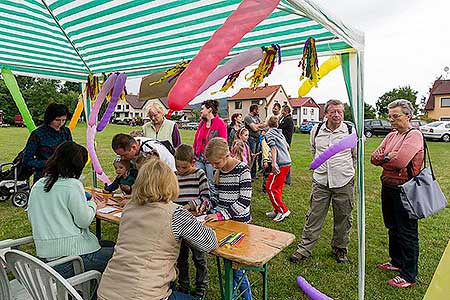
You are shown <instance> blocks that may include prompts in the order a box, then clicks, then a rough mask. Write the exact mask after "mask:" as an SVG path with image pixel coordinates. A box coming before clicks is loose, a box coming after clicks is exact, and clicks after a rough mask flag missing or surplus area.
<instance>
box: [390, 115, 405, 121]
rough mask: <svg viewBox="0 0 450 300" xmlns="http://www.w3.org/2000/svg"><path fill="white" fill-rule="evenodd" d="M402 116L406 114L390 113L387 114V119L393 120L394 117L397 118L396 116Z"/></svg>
mask: <svg viewBox="0 0 450 300" xmlns="http://www.w3.org/2000/svg"><path fill="white" fill-rule="evenodd" d="M403 116H406V115H404V114H392V115H388V119H392V120H395V119H398V118H400V117H403Z"/></svg>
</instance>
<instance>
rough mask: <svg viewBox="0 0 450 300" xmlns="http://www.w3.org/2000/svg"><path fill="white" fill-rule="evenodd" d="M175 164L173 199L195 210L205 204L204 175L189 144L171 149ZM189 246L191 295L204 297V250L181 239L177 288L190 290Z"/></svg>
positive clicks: (206, 201)
mask: <svg viewBox="0 0 450 300" xmlns="http://www.w3.org/2000/svg"><path fill="white" fill-rule="evenodd" d="M175 165H176V168H177V172H176V174H177V179H178V186H179V188H180V192H179V195H178V198H177V199H176V200H175V201H174V202H175V203H177V204H179V205H183V206H184V207H185V208H186V209H188V210H195V209H196V207H200V206H202V205H203V206H209V188H208V179H207V178H206V174H205V172H204V171H203V170H202V169H198V168H196V167H195V160H194V149H193V148H192V146H190V145H186V144H181V145H180V146H178V148H177V149H176V151H175ZM189 250H190V251H191V252H192V260H193V261H194V265H195V269H196V274H195V292H194V294H193V295H194V297H196V299H204V298H205V296H206V291H207V290H208V269H207V265H206V254H205V252H203V251H200V250H197V249H196V248H194V247H192V246H190V245H189V244H188V243H186V242H185V241H183V242H182V243H181V248H180V255H179V257H178V263H177V267H178V270H179V274H178V284H179V291H180V292H182V293H185V294H188V293H189V291H190V279H189Z"/></svg>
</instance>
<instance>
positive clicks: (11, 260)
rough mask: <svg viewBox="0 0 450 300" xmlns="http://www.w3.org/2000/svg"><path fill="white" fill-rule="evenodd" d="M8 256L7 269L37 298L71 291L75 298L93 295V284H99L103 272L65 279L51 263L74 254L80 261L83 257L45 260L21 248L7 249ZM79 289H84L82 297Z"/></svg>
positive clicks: (52, 297)
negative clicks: (46, 261) (45, 261)
mask: <svg viewBox="0 0 450 300" xmlns="http://www.w3.org/2000/svg"><path fill="white" fill-rule="evenodd" d="M5 258H6V263H7V266H8V269H9V270H10V271H11V272H12V273H13V274H14V276H15V277H16V278H17V280H18V281H19V282H20V283H21V284H22V285H23V286H24V287H25V288H26V290H27V292H28V293H29V294H30V295H31V297H32V299H34V300H59V299H68V296H69V295H70V296H71V297H72V299H76V300H88V299H91V296H92V295H91V292H95V289H94V288H91V283H92V282H94V284H95V286H97V285H98V283H99V282H100V278H101V274H100V272H97V271H88V272H83V273H80V274H78V275H75V276H73V277H71V278H68V279H64V278H63V277H62V276H61V275H60V274H58V273H57V272H56V271H55V270H54V269H52V267H51V266H52V265H57V264H60V263H65V262H67V261H71V260H73V259H74V258H75V259H76V258H78V259H79V260H80V261H81V258H80V257H65V258H63V259H61V260H58V261H55V262H50V263H48V264H46V263H44V262H43V261H41V260H40V259H38V258H36V257H34V256H32V255H30V254H28V253H25V252H22V251H19V250H7V251H6V252H5ZM75 269H76V268H75ZM81 269H82V263H81ZM77 271H82V270H75V272H77ZM77 290H79V291H80V292H81V293H82V295H83V297H82V296H81V295H80V294H79V293H78V292H77Z"/></svg>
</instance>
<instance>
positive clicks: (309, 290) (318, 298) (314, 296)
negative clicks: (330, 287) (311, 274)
mask: <svg viewBox="0 0 450 300" xmlns="http://www.w3.org/2000/svg"><path fill="white" fill-rule="evenodd" d="M297 285H298V286H299V288H301V289H302V291H303V292H304V293H305V294H306V295H307V296H308V297H309V298H311V300H332V299H331V298H330V297H328V296H327V295H325V294H324V293H322V292H321V291H319V290H317V289H316V288H315V287H313V286H312V285H311V284H309V282H308V281H306V279H305V278H303V277H302V276H298V277H297Z"/></svg>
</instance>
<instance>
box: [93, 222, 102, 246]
mask: <svg viewBox="0 0 450 300" xmlns="http://www.w3.org/2000/svg"><path fill="white" fill-rule="evenodd" d="M101 222H102V220H100V219H99V218H95V236H97V239H98V240H99V241H100V240H101V238H102V224H101Z"/></svg>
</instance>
